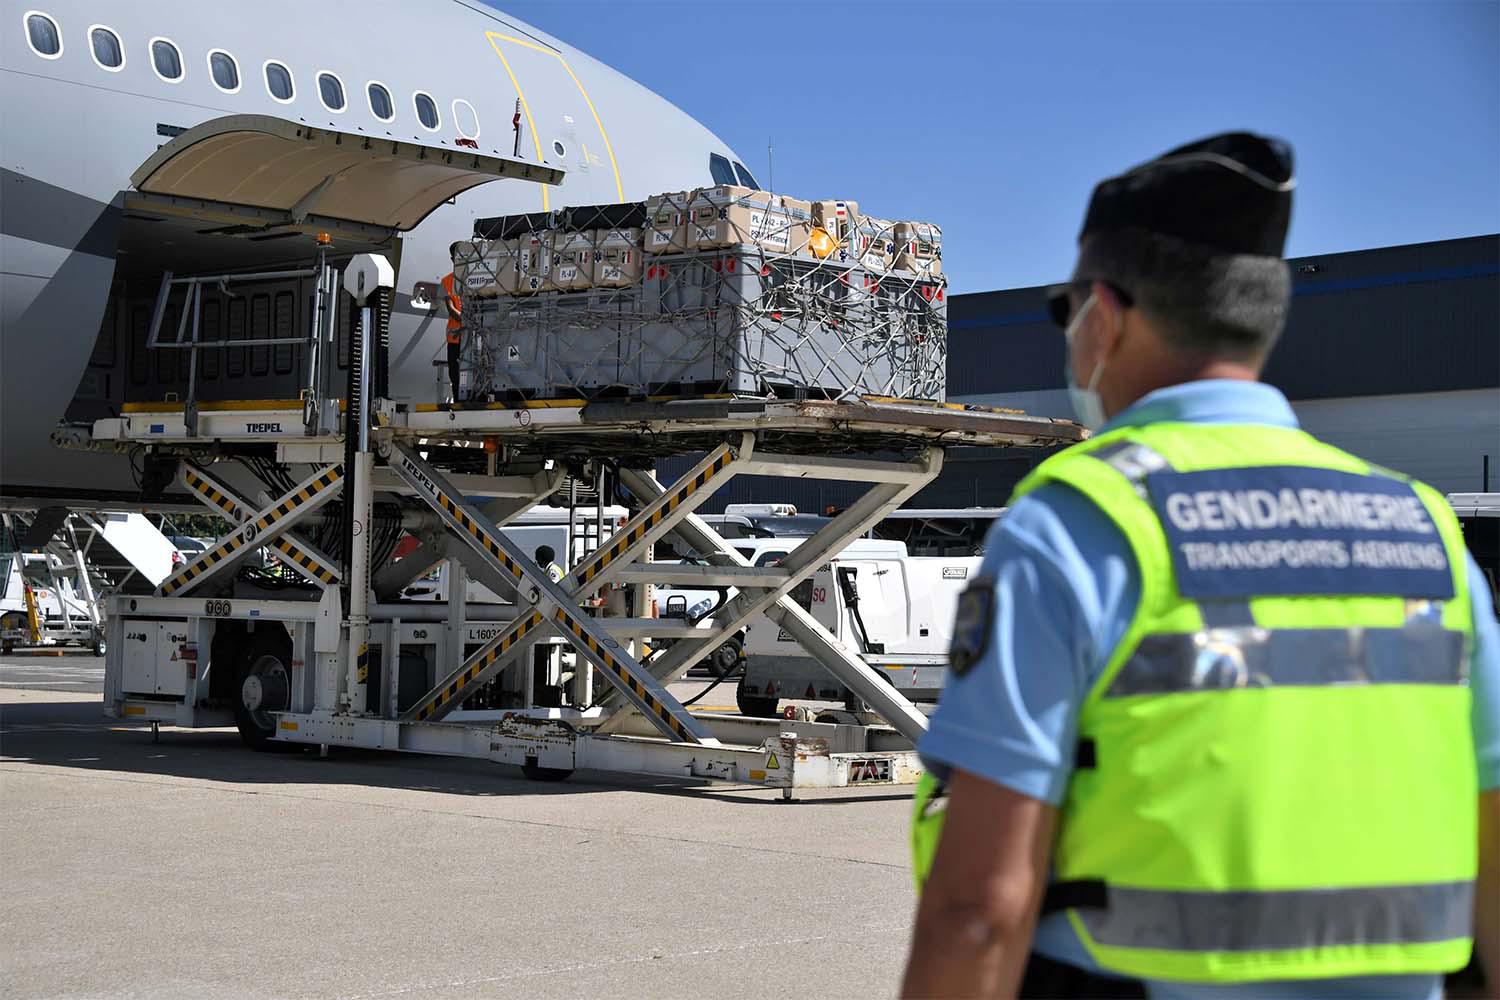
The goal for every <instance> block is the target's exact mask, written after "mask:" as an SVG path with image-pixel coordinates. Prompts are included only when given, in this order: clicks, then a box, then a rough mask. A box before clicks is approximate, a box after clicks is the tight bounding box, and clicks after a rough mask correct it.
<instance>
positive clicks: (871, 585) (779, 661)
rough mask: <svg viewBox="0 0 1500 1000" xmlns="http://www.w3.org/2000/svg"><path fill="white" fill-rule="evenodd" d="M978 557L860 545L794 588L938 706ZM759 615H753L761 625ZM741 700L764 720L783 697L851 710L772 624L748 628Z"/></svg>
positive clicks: (868, 542) (892, 677)
mask: <svg viewBox="0 0 1500 1000" xmlns="http://www.w3.org/2000/svg"><path fill="white" fill-rule="evenodd" d="M979 564H980V558H979V557H978V556H911V555H908V554H907V553H906V547H905V545H903V544H902V543H900V542H890V541H881V540H875V539H861V540H859V541H856V542H854V543H853V544H851V545H850V546H849V547H848V548H847V549H845V550H844V551H843V552H841V553H840V554H839V555H838V557H837V558H836V559H834V560H833V561H831V562H830V563H828V564H827V565H824V566H821V567H819V568H818V571H817V572H816V573H814V574H813V577H812V579H811V580H809V581H807V582H805V583H803V584H802V585H800V586H799V587H798V588H797V589H796V590H794V591H793V592H792V596H793V597H794V598H796V599H797V600H798V603H800V604H801V605H802V606H803V607H804V608H807V609H808V610H809V611H811V612H812V614H813V617H815V618H816V619H817V620H818V621H819V623H820V624H822V625H823V627H824V628H826V629H828V631H829V632H830V633H832V635H833V637H834V638H835V639H837V640H838V641H839V642H840V643H842V644H843V645H844V647H845V648H846V649H848V650H849V652H851V653H853V654H855V655H856V656H859V657H860V658H862V659H863V660H864V661H865V662H866V663H868V664H869V665H870V666H872V667H874V668H875V669H876V670H879V671H881V672H883V673H884V674H885V676H886V678H887V679H888V680H889V681H890V682H891V684H892V685H893V686H894V687H895V688H897V689H898V690H900V691H901V692H902V693H903V694H905V695H906V696H907V697H908V698H911V699H913V700H914V701H933V700H936V698H937V696H938V693H939V692H940V691H941V690H942V686H943V680H944V676H945V674H946V671H947V663H948V646H949V643H950V641H951V639H952V637H953V620H954V616H955V614H956V613H957V610H958V597H959V594H961V593H962V592H963V590H964V588H965V587H967V586H968V584H969V579H970V577H972V576H973V575H974V574H975V573H977V572H978V571H979ZM761 621H763V619H758V620H757V621H756V622H755V623H753V624H755V625H759V624H760V622H761ZM745 648H746V663H745V675H744V677H742V678H741V679H740V686H739V689H738V692H737V701H738V703H739V707H740V711H741V712H743V713H744V714H746V715H755V716H761V717H770V716H773V715H775V714H776V710H777V707H778V702H779V701H780V700H781V699H782V698H797V699H804V700H808V701H837V702H843V703H845V704H848V705H853V704H854V701H855V699H854V695H853V693H852V692H851V691H849V690H848V689H847V688H846V687H844V685H843V684H842V683H840V682H839V681H838V680H836V679H835V678H834V677H833V675H832V674H830V673H829V672H828V671H827V670H826V669H824V667H823V666H822V664H820V663H819V662H818V661H817V660H815V659H813V658H812V657H811V656H809V655H808V654H807V652H806V651H805V650H803V649H802V647H801V646H800V645H798V644H797V643H796V642H794V641H792V640H791V638H790V637H789V636H788V635H786V633H785V632H783V631H781V630H780V629H776V628H775V626H773V625H771V623H770V622H769V621H765V624H764V625H763V626H761V629H760V631H757V630H756V629H755V628H752V629H751V634H750V637H749V638H748V640H747V641H746V645H745Z"/></svg>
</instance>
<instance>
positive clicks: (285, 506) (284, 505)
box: [255, 465, 344, 534]
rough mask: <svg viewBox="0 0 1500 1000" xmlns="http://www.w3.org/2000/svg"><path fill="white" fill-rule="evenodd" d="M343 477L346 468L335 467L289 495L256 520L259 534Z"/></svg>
mask: <svg viewBox="0 0 1500 1000" xmlns="http://www.w3.org/2000/svg"><path fill="white" fill-rule="evenodd" d="M343 477H344V467H343V466H342V465H335V466H334V467H333V468H331V469H329V470H328V471H327V472H325V473H323V474H322V475H321V476H319V477H318V478H317V479H314V480H313V481H312V482H310V483H308V484H307V485H305V486H303V487H302V488H301V489H299V490H297V491H295V492H293V493H289V494H287V496H286V498H285V499H283V500H282V501H281V502H280V503H279V504H277V505H276V506H275V507H273V508H272V509H270V510H268V511H266V513H264V514H262V515H261V516H260V517H259V518H257V519H256V521H255V529H256V532H257V534H258V533H260V532H262V531H265V530H266V529H267V528H269V527H271V525H273V524H275V523H276V522H277V521H280V520H281V519H282V518H284V517H286V516H287V515H288V514H290V513H291V512H292V511H294V510H296V509H297V508H298V507H301V506H302V505H303V504H305V503H307V501H309V500H311V499H312V498H313V497H315V496H317V495H318V494H319V493H322V492H323V491H324V490H326V489H328V487H330V486H332V485H333V484H334V483H336V482H338V481H339V480H340V479H342V478H343Z"/></svg>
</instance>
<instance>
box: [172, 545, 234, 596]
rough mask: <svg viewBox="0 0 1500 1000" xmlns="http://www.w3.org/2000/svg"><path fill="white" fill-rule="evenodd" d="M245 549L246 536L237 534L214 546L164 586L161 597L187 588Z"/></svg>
mask: <svg viewBox="0 0 1500 1000" xmlns="http://www.w3.org/2000/svg"><path fill="white" fill-rule="evenodd" d="M244 547H245V536H244V535H242V534H236V535H235V536H234V537H233V538H231V539H229V541H227V542H223V543H221V544H219V545H216V546H214V547H213V548H212V549H209V550H208V551H207V552H205V553H203V555H201V556H199V557H198V558H197V559H196V560H194V562H193V563H192V564H191V565H189V566H188V567H187V568H185V569H183V570H182V571H180V572H179V573H178V574H177V575H176V576H174V577H172V579H170V580H168V581H167V582H166V583H164V584H162V585H161V596H163V597H171V596H172V595H173V594H174V593H176V592H177V591H179V590H181V589H182V588H183V587H186V586H187V585H188V584H190V583H192V582H193V581H194V580H196V579H198V577H200V576H202V575H203V574H204V573H207V572H208V571H209V570H211V569H213V568H214V567H215V566H217V565H219V563H221V562H223V561H224V560H225V559H228V558H229V557H230V556H232V555H234V554H235V553H236V552H238V551H239V550H240V549H242V548H244Z"/></svg>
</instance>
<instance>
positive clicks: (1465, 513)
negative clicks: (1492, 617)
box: [1448, 493, 1500, 617]
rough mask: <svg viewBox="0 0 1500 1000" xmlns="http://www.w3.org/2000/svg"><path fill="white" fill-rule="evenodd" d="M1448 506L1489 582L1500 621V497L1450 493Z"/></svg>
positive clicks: (1495, 495) (1482, 494)
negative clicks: (1461, 526) (1461, 527)
mask: <svg viewBox="0 0 1500 1000" xmlns="http://www.w3.org/2000/svg"><path fill="white" fill-rule="evenodd" d="M1448 503H1449V504H1451V505H1452V507H1453V510H1454V512H1455V513H1457V514H1458V522H1459V524H1461V525H1463V529H1464V542H1465V543H1466V544H1467V545H1468V546H1469V551H1470V552H1471V553H1473V555H1474V561H1475V562H1477V563H1478V564H1479V568H1480V569H1481V570H1482V571H1483V572H1484V575H1485V578H1486V579H1488V580H1489V582H1490V594H1491V595H1493V596H1494V597H1495V614H1496V617H1500V493H1450V494H1448Z"/></svg>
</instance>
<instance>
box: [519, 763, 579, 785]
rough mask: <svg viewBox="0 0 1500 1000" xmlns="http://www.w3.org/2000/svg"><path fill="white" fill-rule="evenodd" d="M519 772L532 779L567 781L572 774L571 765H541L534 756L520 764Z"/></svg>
mask: <svg viewBox="0 0 1500 1000" xmlns="http://www.w3.org/2000/svg"><path fill="white" fill-rule="evenodd" d="M521 773H522V774H524V775H526V777H527V778H528V779H530V780H532V781H567V780H568V779H569V778H571V777H572V776H573V769H572V768H571V767H542V766H541V765H540V764H538V763H536V759H535V758H528V759H527V761H526V763H524V764H522V765H521Z"/></svg>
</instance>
